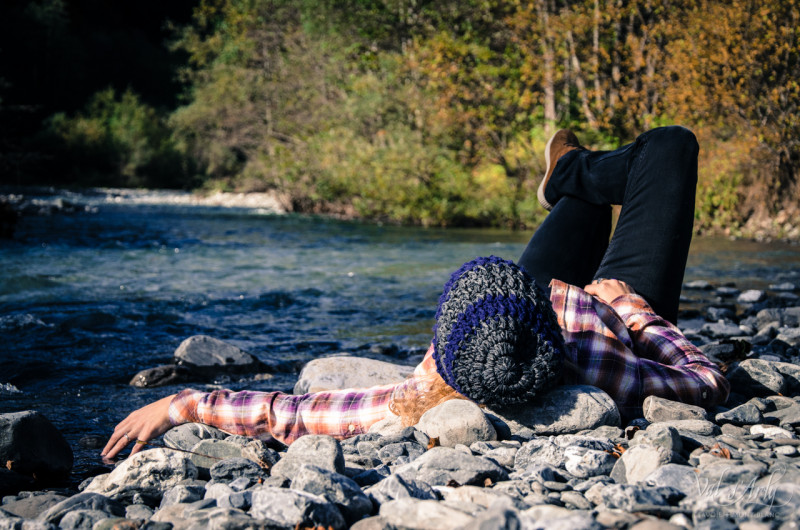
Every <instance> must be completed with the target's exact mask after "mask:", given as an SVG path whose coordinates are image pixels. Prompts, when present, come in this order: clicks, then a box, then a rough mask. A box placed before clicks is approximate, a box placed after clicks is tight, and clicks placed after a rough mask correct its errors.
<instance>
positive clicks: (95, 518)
mask: <svg viewBox="0 0 800 530" xmlns="http://www.w3.org/2000/svg"><path fill="white" fill-rule="evenodd" d="M111 517H112V516H111V515H109V514H107V513H106V512H101V511H100V510H73V511H71V512H68V513H66V514H65V515H64V517H62V518H61V522H59V524H58V527H59V528H60V529H61V530H92V528H94V526H95V525H96V524H97V523H99V522H100V521H102V520H104V519H110V518H111Z"/></svg>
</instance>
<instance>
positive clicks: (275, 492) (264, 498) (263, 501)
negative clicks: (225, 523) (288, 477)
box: [250, 486, 346, 530]
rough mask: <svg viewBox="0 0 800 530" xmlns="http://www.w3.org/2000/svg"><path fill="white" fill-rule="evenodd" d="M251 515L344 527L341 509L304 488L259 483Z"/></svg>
mask: <svg viewBox="0 0 800 530" xmlns="http://www.w3.org/2000/svg"><path fill="white" fill-rule="evenodd" d="M252 503H253V505H252V507H251V508H250V515H251V516H252V517H253V518H254V519H258V520H259V521H260V522H263V523H266V524H272V525H275V526H281V527H289V528H298V527H314V528H316V527H318V526H321V527H323V528H328V527H331V528H333V529H334V530H338V529H340V528H345V527H346V523H345V520H344V517H342V514H341V512H340V511H339V509H338V508H337V507H336V505H334V504H333V503H331V502H328V501H326V500H325V499H324V498H322V497H319V496H317V495H312V494H311V493H306V492H305V491H296V490H287V489H283V488H274V487H270V486H260V487H258V488H256V489H254V490H253V496H252Z"/></svg>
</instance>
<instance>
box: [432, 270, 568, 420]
mask: <svg viewBox="0 0 800 530" xmlns="http://www.w3.org/2000/svg"><path fill="white" fill-rule="evenodd" d="M433 332H434V338H433V344H434V352H433V357H434V359H435V360H436V371H437V372H438V373H439V375H440V376H442V378H443V379H444V380H445V382H446V383H447V384H448V385H450V386H451V387H453V388H454V389H455V390H457V391H458V392H459V393H460V394H462V395H464V396H466V397H468V398H470V399H471V400H473V401H475V402H478V403H482V404H487V405H495V406H504V405H514V404H519V403H524V402H527V401H530V400H531V399H533V398H534V397H535V396H537V395H538V394H540V393H541V392H544V391H547V390H549V389H550V388H552V387H553V386H554V385H555V384H557V382H558V380H559V377H560V375H561V366H562V359H563V352H564V339H563V337H562V335H561V328H560V326H559V325H558V321H557V320H556V315H555V312H554V311H553V308H552V306H551V304H550V300H549V299H548V297H547V296H546V295H545V294H544V292H543V291H542V289H541V288H539V286H538V285H536V283H535V282H534V281H533V279H532V278H531V277H530V276H529V275H528V274H527V273H526V272H525V271H524V270H523V269H522V268H520V267H519V266H518V265H516V264H514V263H513V262H511V261H506V260H502V259H500V258H498V257H496V256H490V257H488V258H477V259H474V260H472V261H470V262H467V263H465V264H464V265H462V266H461V268H460V269H458V270H457V271H456V272H454V273H453V275H452V276H451V277H450V280H449V281H448V282H447V283H446V284H445V286H444V292H443V293H442V296H441V298H440V299H439V309H438V311H437V312H436V324H435V325H434V328H433Z"/></svg>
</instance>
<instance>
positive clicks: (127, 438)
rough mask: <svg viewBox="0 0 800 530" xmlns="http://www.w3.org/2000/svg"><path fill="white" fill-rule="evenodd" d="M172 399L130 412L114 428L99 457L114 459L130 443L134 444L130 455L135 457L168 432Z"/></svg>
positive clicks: (166, 398)
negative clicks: (154, 439)
mask: <svg viewBox="0 0 800 530" xmlns="http://www.w3.org/2000/svg"><path fill="white" fill-rule="evenodd" d="M174 397H175V395H171V396H167V397H165V398H163V399H159V400H158V401H156V402H155V403H150V404H149V405H147V406H144V407H142V408H140V409H139V410H135V411H133V412H131V413H130V414H129V415H128V417H127V418H125V419H124V420H122V421H121V422H119V424H118V425H117V426H116V427H115V428H114V434H112V435H111V438H109V440H108V443H107V444H106V446H105V447H104V448H103V450H102V451H101V452H100V455H101V456H102V457H103V458H106V459H111V458H114V457H115V456H117V454H119V452H120V451H122V450H123V449H125V448H126V447H127V446H128V445H129V444H131V443H133V444H134V446H133V449H131V455H135V454H136V453H138V452H139V451H141V450H142V449H144V447H145V444H146V443H147V442H149V441H150V440H152V439H153V438H156V437H158V436H161V435H162V434H164V433H165V432H167V431H168V430H170V429H171V428H172V423H171V422H170V421H169V405H170V403H171V402H172V398H174Z"/></svg>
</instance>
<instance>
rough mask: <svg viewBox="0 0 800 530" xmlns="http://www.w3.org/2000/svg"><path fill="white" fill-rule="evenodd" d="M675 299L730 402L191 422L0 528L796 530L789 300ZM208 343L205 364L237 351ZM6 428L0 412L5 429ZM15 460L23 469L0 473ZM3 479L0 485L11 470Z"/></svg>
mask: <svg viewBox="0 0 800 530" xmlns="http://www.w3.org/2000/svg"><path fill="white" fill-rule="evenodd" d="M684 289H685V291H686V293H687V294H689V295H690V296H691V297H692V298H693V299H694V301H695V303H697V304H700V306H699V307H702V310H695V312H694V313H693V314H688V313H686V312H684V314H683V316H684V320H683V323H682V325H681V328H682V331H683V332H684V333H685V334H686V336H687V337H689V338H691V339H692V341H693V342H695V343H696V344H699V345H700V348H701V349H702V350H703V351H704V353H706V355H707V356H708V357H709V358H710V359H712V360H713V361H714V362H716V363H718V364H719V365H720V366H721V367H722V368H723V370H724V372H725V374H726V377H727V379H728V381H729V382H730V384H731V388H732V392H731V395H730V397H729V399H728V401H727V403H725V404H724V405H720V406H713V407H709V408H707V409H704V408H701V407H697V406H692V405H686V404H682V403H677V402H673V401H669V400H666V399H662V398H654V397H649V398H647V399H646V400H645V401H644V406H643V411H642V412H643V414H642V417H639V418H635V419H633V420H627V421H624V422H623V421H622V420H621V416H620V413H619V411H618V410H617V408H616V405H615V403H614V402H613V401H612V400H611V399H610V397H609V396H608V395H607V394H605V393H604V392H602V391H601V390H599V389H597V388H594V387H588V386H563V387H559V388H557V389H555V390H553V391H551V392H549V393H548V394H546V395H544V396H541V397H540V398H539V399H538V400H537V401H536V402H535V403H534V404H532V405H530V406H527V407H525V408H522V409H508V410H487V409H481V408H479V407H478V406H477V405H475V404H473V403H471V402H467V401H461V400H455V401H449V402H446V403H444V404H442V405H439V406H437V407H435V408H433V409H431V410H430V411H428V412H427V413H426V414H425V415H423V417H422V418H421V419H420V421H419V423H418V424H416V425H415V426H413V427H403V426H402V425H401V424H400V423H399V421H398V419H397V418H393V417H390V418H388V419H387V420H384V421H381V422H379V423H377V424H375V425H374V426H373V427H372V428H371V429H370V431H369V432H368V433H364V434H359V435H357V436H354V437H351V438H348V439H345V440H341V441H339V440H335V439H333V438H331V437H328V436H305V437H302V438H300V439H299V440H297V441H296V442H294V443H293V444H292V445H290V446H289V447H288V448H286V447H282V446H281V445H280V444H275V443H265V442H263V441H259V440H253V439H250V438H247V437H244V436H236V435H228V434H227V433H224V432H222V431H219V430H217V429H214V428H210V427H207V426H202V425H198V424H186V425H182V426H180V427H177V428H175V429H173V430H171V431H169V432H168V433H167V434H166V435H165V436H164V439H163V442H158V443H156V444H154V445H155V446H156V447H155V448H152V449H147V450H145V451H142V452H141V453H140V454H138V455H136V456H134V457H131V458H128V459H127V460H123V461H122V462H119V463H118V464H117V466H116V467H114V468H113V469H111V468H109V469H107V470H105V471H106V472H104V473H100V474H97V473H98V471H102V470H96V471H95V472H94V473H92V475H91V476H89V477H87V478H86V479H85V480H83V481H82V482H81V483H80V484H79V485H78V486H77V487H69V488H49V489H48V488H44V489H41V490H40V489H36V490H34V491H22V492H19V493H15V494H12V495H7V496H5V497H4V498H3V500H2V506H1V507H0V525H4V527H8V528H34V527H35V528H42V529H53V530H54V529H55V528H56V527H58V528H62V529H66V528H70V529H84V528H86V529H89V528H94V529H106V528H108V529H110V528H120V527H123V528H148V529H150V528H164V529H165V530H166V529H167V528H176V529H183V528H186V529H188V528H201V527H209V526H215V527H224V528H232V529H261V528H263V529H273V528H281V529H283V528H285V529H291V528H298V527H314V528H317V527H324V528H334V529H336V530H340V529H344V528H354V529H358V530H390V529H396V528H405V529H414V530H416V529H419V530H427V529H431V530H433V529H436V530H441V529H453V530H456V529H462V528H469V529H477V528H481V529H484V530H485V529H497V530H506V529H509V530H510V529H513V528H523V529H544V528H570V529H573V530H578V529H585V530H602V529H606V528H615V529H619V528H631V529H636V530H645V529H671V530H680V529H703V530H711V529H715V530H716V529H725V530H727V529H733V528H738V527H744V525H747V528H757V529H762V528H763V529H767V528H779V529H784V528H785V529H789V528H794V527H795V526H796V525H797V524H798V522H800V519H799V518H798V517H799V516H798V513H800V486H799V485H798V478H800V452H798V447H800V436H798V435H800V364H798V361H800V297H798V295H797V294H796V293H797V292H798V291H799V290H800V289H798V286H797V285H795V284H792V283H790V282H782V283H780V284H773V285H771V286H770V293H767V292H764V291H757V290H745V291H740V290H739V289H737V288H735V287H733V286H730V285H724V286H716V287H715V286H714V285H712V284H710V283H708V282H701V281H696V282H691V283H688V284H686V285H685V286H684ZM688 317H692V318H688ZM203 342H204V344H205V346H204V349H206V350H208V351H206V352H205V353H207V354H208V355H209V356H210V357H214V358H221V357H230V351H231V350H232V349H236V348H235V347H233V346H232V345H226V344H225V343H223V342H219V341H212V342H213V345H211V346H208V343H209V341H208V340H205V339H204V340H203ZM223 350H224V352H225V355H223V356H221V357H220V356H219V355H216V353H219V352H221V351H223ZM180 354H181V353H180V352H178V351H176V357H177V356H178V355H180ZM185 354H186V352H183V355H185ZM231 362H233V361H231ZM317 365H320V366H319V367H318V366H317ZM262 368H263V367H262ZM409 369H410V368H409V366H403V365H397V364H396V363H387V362H382V361H377V360H369V359H363V358H355V359H354V358H348V357H329V358H326V359H320V360H318V361H312V362H310V363H309V364H308V365H307V366H306V368H305V369H304V370H303V372H302V373H300V374H299V376H298V381H297V383H296V385H295V390H296V391H297V392H304V391H307V390H319V389H335V388H348V387H350V386H352V385H353V384H357V382H358V383H363V380H364V374H365V373H367V372H368V373H371V374H373V377H374V378H375V381H374V382H375V383H382V384H383V383H386V382H387V380H386V378H388V379H391V380H392V381H397V380H399V379H402V374H404V373H407V372H408V370H409ZM330 372H336V373H337V374H339V376H338V377H336V378H334V379H332V378H331V376H330ZM392 378H394V379H392ZM16 418H17V415H14V414H0V434H3V433H2V432H1V431H2V428H3V427H5V426H6V425H8V423H9V422H10V421H12V420H14V419H16ZM47 428H48V429H50V430H52V427H49V426H48V427H47ZM57 437H58V436H57V433H55V436H54V435H53V433H51V434H50V438H57ZM9 439H11V442H12V443H13V442H14V440H13V436H6V435H4V434H3V435H2V436H0V441H2V443H0V453H2V454H6V453H8V445H9V443H8V442H9ZM62 443H63V441H62ZM162 445H163V446H166V447H162ZM23 453H25V451H24V450H22V449H20V448H17V454H23ZM36 456H37V457H38V456H39V455H36ZM25 463H26V462H25V458H24V457H23V458H17V460H15V462H14V466H16V467H12V469H17V468H19V469H23V468H24V464H25ZM3 471H4V473H3V474H0V486H3V485H4V484H3V480H7V479H8V475H9V472H6V471H5V470H3ZM11 473H12V474H13V471H12V472H11ZM94 475H96V476H94ZM22 483H23V484H26V485H28V486H29V487H30V486H35V484H31V483H30V482H27V483H26V482H22ZM6 485H7V484H6Z"/></svg>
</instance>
